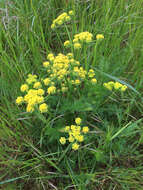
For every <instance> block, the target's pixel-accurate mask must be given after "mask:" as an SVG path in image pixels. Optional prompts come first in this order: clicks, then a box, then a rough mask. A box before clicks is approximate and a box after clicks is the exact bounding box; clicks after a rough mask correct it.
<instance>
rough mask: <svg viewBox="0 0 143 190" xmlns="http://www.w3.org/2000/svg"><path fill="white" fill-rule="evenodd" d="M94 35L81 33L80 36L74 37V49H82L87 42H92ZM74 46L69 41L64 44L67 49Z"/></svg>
mask: <svg viewBox="0 0 143 190" xmlns="http://www.w3.org/2000/svg"><path fill="white" fill-rule="evenodd" d="M92 38H93V35H92V34H91V33H90V32H81V33H79V34H76V35H74V39H73V41H72V42H73V47H74V49H80V48H81V47H82V43H83V42H86V43H89V42H92ZM70 45H72V44H71V43H70V41H69V40H67V41H65V42H64V46H65V47H69V46H70Z"/></svg>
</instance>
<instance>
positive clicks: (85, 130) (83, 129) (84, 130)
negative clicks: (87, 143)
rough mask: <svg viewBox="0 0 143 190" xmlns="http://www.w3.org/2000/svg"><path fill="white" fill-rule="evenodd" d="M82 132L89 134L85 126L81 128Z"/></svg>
mask: <svg viewBox="0 0 143 190" xmlns="http://www.w3.org/2000/svg"><path fill="white" fill-rule="evenodd" d="M82 132H83V133H85V134H86V133H88V132H89V128H88V127H87V126H85V127H83V128H82Z"/></svg>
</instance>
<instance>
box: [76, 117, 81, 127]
mask: <svg viewBox="0 0 143 190" xmlns="http://www.w3.org/2000/svg"><path fill="white" fill-rule="evenodd" d="M81 121H82V120H81V118H80V117H77V118H76V119H75V123H76V124H77V125H80V124H81Z"/></svg>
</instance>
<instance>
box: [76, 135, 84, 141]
mask: <svg viewBox="0 0 143 190" xmlns="http://www.w3.org/2000/svg"><path fill="white" fill-rule="evenodd" d="M76 140H77V141H79V142H83V141H84V137H83V135H78V136H77V138H76Z"/></svg>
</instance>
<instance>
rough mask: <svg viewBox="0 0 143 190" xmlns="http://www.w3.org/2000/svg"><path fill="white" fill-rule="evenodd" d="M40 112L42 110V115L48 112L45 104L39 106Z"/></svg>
mask: <svg viewBox="0 0 143 190" xmlns="http://www.w3.org/2000/svg"><path fill="white" fill-rule="evenodd" d="M39 110H40V112H41V113H45V112H47V110H48V106H47V104H45V103H43V104H41V105H40V106H39Z"/></svg>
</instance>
